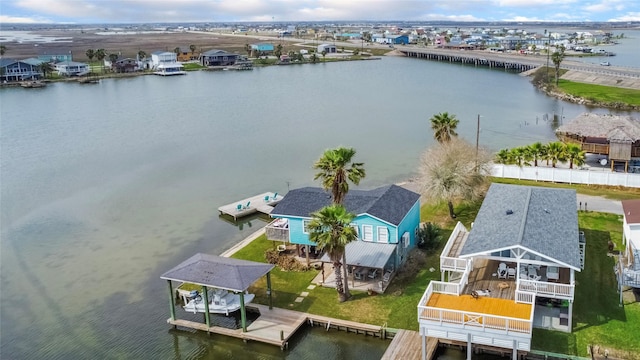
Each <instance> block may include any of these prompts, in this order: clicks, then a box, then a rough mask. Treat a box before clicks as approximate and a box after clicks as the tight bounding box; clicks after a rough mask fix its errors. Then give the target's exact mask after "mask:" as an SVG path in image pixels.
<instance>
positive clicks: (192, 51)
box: [189, 44, 197, 55]
mask: <svg viewBox="0 0 640 360" xmlns="http://www.w3.org/2000/svg"><path fill="white" fill-rule="evenodd" d="M196 49H197V47H196V46H195V45H193V44H191V45H189V50H191V55H193V53H195V52H196Z"/></svg>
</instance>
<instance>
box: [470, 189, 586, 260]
mask: <svg viewBox="0 0 640 360" xmlns="http://www.w3.org/2000/svg"><path fill="white" fill-rule="evenodd" d="M508 212H511V214H507V213H508ZM513 246H521V247H524V248H527V249H530V250H532V251H535V252H538V253H540V254H542V255H544V256H545V257H548V258H551V259H555V260H557V261H559V262H562V263H564V264H567V265H569V266H572V267H574V268H575V269H576V270H578V271H580V249H579V244H578V213H577V209H576V191H575V190H571V189H551V188H542V187H533V186H517V185H506V184H492V185H491V187H490V188H489V192H487V196H486V198H485V200H484V202H483V203H482V206H481V207H480V211H479V212H478V215H477V216H476V219H475V222H474V225H473V227H472V228H471V231H470V233H469V237H468V238H467V241H466V242H465V244H464V246H463V247H462V250H461V252H460V255H463V256H464V255H470V254H476V253H484V252H487V251H491V250H495V249H503V248H509V247H513Z"/></svg>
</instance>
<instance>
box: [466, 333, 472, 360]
mask: <svg viewBox="0 0 640 360" xmlns="http://www.w3.org/2000/svg"><path fill="white" fill-rule="evenodd" d="M467 360H471V334H467Z"/></svg>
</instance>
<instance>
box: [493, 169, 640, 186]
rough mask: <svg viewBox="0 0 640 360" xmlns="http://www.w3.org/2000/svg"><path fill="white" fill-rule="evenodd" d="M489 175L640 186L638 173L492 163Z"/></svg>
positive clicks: (562, 181) (575, 182) (520, 178)
mask: <svg viewBox="0 0 640 360" xmlns="http://www.w3.org/2000/svg"><path fill="white" fill-rule="evenodd" d="M491 176H495V177H502V178H511V179H519V180H535V181H550V182H558V183H569V184H588V185H609V186H626V187H635V188H640V174H634V173H619V172H610V171H593V170H577V169H564V168H552V167H539V166H537V167H535V166H523V167H519V166H516V165H502V164H494V165H493V166H492V168H491Z"/></svg>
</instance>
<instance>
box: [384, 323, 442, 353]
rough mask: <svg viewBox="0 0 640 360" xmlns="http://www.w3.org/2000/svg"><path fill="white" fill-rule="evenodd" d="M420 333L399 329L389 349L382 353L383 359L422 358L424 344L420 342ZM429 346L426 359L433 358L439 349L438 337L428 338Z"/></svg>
mask: <svg viewBox="0 0 640 360" xmlns="http://www.w3.org/2000/svg"><path fill="white" fill-rule="evenodd" d="M420 341H421V337H420V333H418V332H417V331H411V330H402V329H400V330H398V333H397V334H396V335H395V336H394V337H393V340H392V341H391V344H390V345H389V347H388V348H387V351H385V352H384V354H383V355H382V358H381V360H393V359H420V358H422V346H421V344H420ZM426 346H427V348H426V352H425V354H424V355H425V357H424V359H427V360H431V359H432V358H433V355H434V354H435V353H436V350H437V349H438V339H437V338H434V337H428V338H427V345H426Z"/></svg>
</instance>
